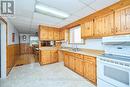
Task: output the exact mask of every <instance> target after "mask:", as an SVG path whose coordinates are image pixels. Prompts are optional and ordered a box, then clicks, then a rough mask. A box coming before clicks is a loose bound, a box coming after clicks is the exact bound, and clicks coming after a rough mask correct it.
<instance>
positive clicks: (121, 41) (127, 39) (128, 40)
mask: <svg viewBox="0 0 130 87" xmlns="http://www.w3.org/2000/svg"><path fill="white" fill-rule="evenodd" d="M102 42H103V44H108V45H130V35H117V36H109V37H103V38H102Z"/></svg>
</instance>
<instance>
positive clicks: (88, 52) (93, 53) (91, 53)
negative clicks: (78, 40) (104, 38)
mask: <svg viewBox="0 0 130 87" xmlns="http://www.w3.org/2000/svg"><path fill="white" fill-rule="evenodd" d="M60 50H61V51H67V52H72V53H78V54H82V55H87V56H93V57H97V56H99V55H102V54H103V53H104V51H99V50H90V49H84V50H81V51H77V52H75V51H72V50H69V49H60Z"/></svg>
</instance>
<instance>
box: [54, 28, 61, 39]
mask: <svg viewBox="0 0 130 87" xmlns="http://www.w3.org/2000/svg"><path fill="white" fill-rule="evenodd" d="M53 32H54V40H60V31H59V29H54V30H53Z"/></svg>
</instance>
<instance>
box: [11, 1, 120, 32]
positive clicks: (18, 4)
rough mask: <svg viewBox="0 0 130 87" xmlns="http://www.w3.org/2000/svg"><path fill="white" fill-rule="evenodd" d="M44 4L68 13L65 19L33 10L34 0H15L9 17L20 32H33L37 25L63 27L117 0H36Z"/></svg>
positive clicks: (35, 30)
mask: <svg viewBox="0 0 130 87" xmlns="http://www.w3.org/2000/svg"><path fill="white" fill-rule="evenodd" d="M38 1H39V2H41V3H42V4H44V5H47V6H50V7H54V8H57V9H59V10H62V11H64V12H66V13H68V14H70V17H68V18H67V19H64V20H63V19H59V18H56V17H51V16H48V15H43V14H39V13H36V12H34V10H35V3H36V0H15V15H14V17H10V18H9V19H10V21H11V22H12V23H13V24H14V26H15V27H16V29H17V30H18V31H19V32H20V33H35V32H37V30H38V25H39V24H42V25H48V26H52V27H57V28H60V27H63V26H65V25H67V24H70V23H72V22H74V21H76V20H78V19H81V18H83V17H85V16H87V15H90V14H92V13H94V12H96V11H98V10H101V9H103V8H105V7H107V6H110V5H112V4H114V3H116V2H118V1H119V0H38Z"/></svg>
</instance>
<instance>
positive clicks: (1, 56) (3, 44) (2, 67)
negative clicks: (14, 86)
mask: <svg viewBox="0 0 130 87" xmlns="http://www.w3.org/2000/svg"><path fill="white" fill-rule="evenodd" d="M6 48H7V22H6V21H5V20H4V19H3V18H1V17H0V76H1V78H2V79H4V78H6V60H7V59H6V55H7V51H6Z"/></svg>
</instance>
